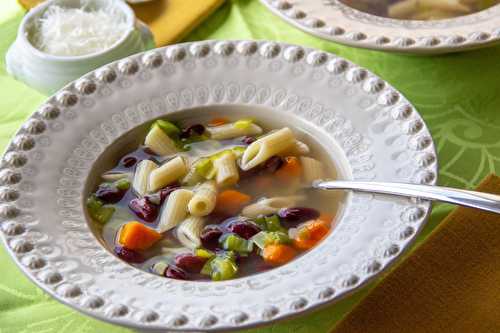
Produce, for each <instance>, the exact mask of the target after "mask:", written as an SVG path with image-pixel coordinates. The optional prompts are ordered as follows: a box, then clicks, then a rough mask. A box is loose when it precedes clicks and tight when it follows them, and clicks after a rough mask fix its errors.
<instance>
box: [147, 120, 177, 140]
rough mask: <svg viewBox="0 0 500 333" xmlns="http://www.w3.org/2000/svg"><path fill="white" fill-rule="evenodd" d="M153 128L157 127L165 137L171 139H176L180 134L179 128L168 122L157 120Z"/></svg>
mask: <svg viewBox="0 0 500 333" xmlns="http://www.w3.org/2000/svg"><path fill="white" fill-rule="evenodd" d="M153 126H158V127H160V128H161V129H162V131H163V132H165V134H166V135H168V136H169V137H171V138H177V137H178V136H179V134H180V133H181V130H180V128H179V127H177V126H176V125H174V124H172V123H171V122H169V121H166V120H162V119H159V120H157V121H155V123H154V124H153Z"/></svg>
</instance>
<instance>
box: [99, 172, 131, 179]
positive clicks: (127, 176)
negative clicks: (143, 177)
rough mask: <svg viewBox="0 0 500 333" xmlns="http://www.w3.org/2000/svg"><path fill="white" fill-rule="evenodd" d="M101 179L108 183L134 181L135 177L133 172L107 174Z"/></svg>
mask: <svg viewBox="0 0 500 333" xmlns="http://www.w3.org/2000/svg"><path fill="white" fill-rule="evenodd" d="M101 178H102V179H104V180H106V181H116V180H120V179H128V180H132V178H133V175H132V173H131V172H105V173H103V174H102V175H101Z"/></svg>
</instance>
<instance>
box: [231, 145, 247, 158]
mask: <svg viewBox="0 0 500 333" xmlns="http://www.w3.org/2000/svg"><path fill="white" fill-rule="evenodd" d="M231 150H232V151H233V153H234V156H235V157H236V158H240V157H241V156H243V153H244V152H245V150H246V148H245V147H240V146H238V147H233V148H231Z"/></svg>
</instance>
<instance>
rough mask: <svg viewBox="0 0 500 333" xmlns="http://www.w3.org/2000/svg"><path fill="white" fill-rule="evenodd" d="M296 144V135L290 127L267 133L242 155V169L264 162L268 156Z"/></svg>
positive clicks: (248, 168)
mask: <svg viewBox="0 0 500 333" xmlns="http://www.w3.org/2000/svg"><path fill="white" fill-rule="evenodd" d="M294 144H295V137H294V135H293V133H292V131H291V130H290V129H289V128H288V127H285V128H282V129H280V130H279V131H276V132H273V133H271V134H269V135H266V136H264V137H262V138H260V139H258V140H257V141H255V142H253V143H252V144H250V146H248V147H247V149H246V150H245V152H244V153H243V156H242V157H241V165H240V167H241V169H242V170H244V171H247V170H250V169H251V168H253V167H255V166H257V165H259V164H261V163H264V162H265V161H266V160H267V159H268V158H270V157H271V156H274V155H279V154H280V153H282V152H284V151H287V150H288V149H290V148H291V147H292V146H293V145H294Z"/></svg>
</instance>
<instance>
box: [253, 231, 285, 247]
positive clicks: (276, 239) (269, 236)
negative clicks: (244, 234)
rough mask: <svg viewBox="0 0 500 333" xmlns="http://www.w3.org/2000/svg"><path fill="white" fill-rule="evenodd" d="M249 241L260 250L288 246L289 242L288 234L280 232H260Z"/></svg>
mask: <svg viewBox="0 0 500 333" xmlns="http://www.w3.org/2000/svg"><path fill="white" fill-rule="evenodd" d="M250 240H251V241H252V242H253V243H254V244H255V245H256V246H257V247H258V248H259V249H261V250H263V249H264V248H265V247H266V246H268V245H277V244H288V243H290V241H291V240H290V237H288V234H287V233H285V232H282V231H261V232H259V233H258V234H256V235H254V236H253V237H252V238H250Z"/></svg>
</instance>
